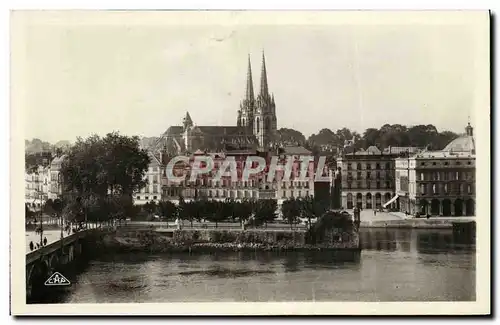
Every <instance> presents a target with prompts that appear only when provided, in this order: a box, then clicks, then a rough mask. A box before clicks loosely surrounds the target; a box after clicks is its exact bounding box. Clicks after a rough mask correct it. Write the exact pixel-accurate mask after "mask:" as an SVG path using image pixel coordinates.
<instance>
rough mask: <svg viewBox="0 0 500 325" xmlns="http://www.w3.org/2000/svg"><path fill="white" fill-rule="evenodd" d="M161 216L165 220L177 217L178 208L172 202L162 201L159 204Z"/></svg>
mask: <svg viewBox="0 0 500 325" xmlns="http://www.w3.org/2000/svg"><path fill="white" fill-rule="evenodd" d="M158 210H159V212H160V215H161V216H162V217H163V218H165V219H172V218H175V217H176V216H177V212H178V211H177V206H176V205H175V204H174V203H173V202H171V201H161V202H160V203H159V204H158Z"/></svg>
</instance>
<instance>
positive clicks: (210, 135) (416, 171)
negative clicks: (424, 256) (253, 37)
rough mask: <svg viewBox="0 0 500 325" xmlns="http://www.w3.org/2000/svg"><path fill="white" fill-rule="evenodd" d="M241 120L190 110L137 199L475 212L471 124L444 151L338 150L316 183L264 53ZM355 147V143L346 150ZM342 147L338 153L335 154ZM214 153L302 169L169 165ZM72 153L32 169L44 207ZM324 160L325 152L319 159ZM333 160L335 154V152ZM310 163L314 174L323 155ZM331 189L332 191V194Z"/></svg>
mask: <svg viewBox="0 0 500 325" xmlns="http://www.w3.org/2000/svg"><path fill="white" fill-rule="evenodd" d="M235 124H236V125H234V126H212V125H210V126H200V125H197V124H196V123H194V122H193V119H192V118H191V116H190V114H189V113H186V115H185V118H184V119H183V121H182V123H181V125H174V126H170V127H169V128H168V129H167V130H166V131H165V132H164V133H163V134H162V135H161V136H160V138H159V140H158V141H157V142H156V143H154V144H153V145H152V146H150V147H148V148H146V149H147V150H148V152H149V155H150V161H151V163H150V165H149V167H148V170H147V173H146V176H145V177H146V179H147V180H148V183H147V185H146V186H145V187H144V188H143V189H141V190H140V191H138V192H137V193H135V194H134V201H135V203H136V204H144V203H146V202H149V201H157V202H158V201H161V200H172V201H176V200H178V199H179V197H181V196H182V197H183V198H184V199H186V200H190V199H195V198H197V197H206V198H210V199H219V200H224V199H226V198H233V199H243V198H254V199H262V198H274V199H277V200H278V202H282V201H283V200H285V199H287V198H301V197H306V196H319V195H320V196H321V197H329V198H330V199H331V201H332V202H335V203H334V205H336V207H339V208H340V207H342V208H346V209H352V208H354V207H360V208H362V209H380V208H388V209H394V210H398V211H401V212H406V213H409V214H412V215H414V214H416V213H423V214H432V215H457V216H461V215H474V214H475V143H474V137H473V129H472V127H471V126H470V124H469V125H468V126H467V127H466V134H465V135H464V136H461V137H459V138H457V139H455V140H453V141H452V142H451V143H450V144H448V145H447V146H446V147H445V148H444V149H443V150H441V151H427V150H424V149H420V148H414V147H389V148H383V150H380V149H379V148H377V147H375V146H371V147H369V148H367V149H366V150H358V151H352V150H350V152H348V151H349V150H344V151H343V152H340V153H339V152H335V155H336V157H335V159H336V164H334V165H333V166H330V167H325V168H324V169H323V170H322V171H321V173H322V175H324V176H328V180H329V181H328V182H322V183H316V182H314V181H313V180H312V178H310V179H309V180H308V181H301V180H299V179H298V173H297V170H301V169H302V165H301V164H302V163H303V162H301V161H300V160H299V158H300V157H301V156H308V155H311V152H310V151H309V150H307V149H305V148H303V147H298V146H286V145H285V146H283V145H282V144H280V146H278V145H277V144H276V143H275V142H274V139H276V132H277V114H276V101H275V98H274V95H273V94H272V93H270V92H269V87H268V79H267V69H266V61H265V57H264V55H262V68H261V76H260V88H259V93H258V94H257V95H256V96H255V94H254V87H253V79H252V68H251V63H250V58H249V60H248V70H247V76H246V89H245V95H244V98H243V99H242V100H241V102H240V105H239V109H238V110H237V120H236V123H235ZM348 148H353V143H352V141H351V143H348V144H347V145H346V148H344V149H348ZM333 154H334V153H333V152H332V153H331V155H333ZM179 155H183V156H188V157H191V159H194V158H195V157H196V156H198V155H210V156H211V157H212V159H213V161H214V163H215V165H216V167H217V165H218V164H220V163H221V162H222V160H224V159H225V158H226V157H228V156H232V157H234V159H235V160H236V161H237V164H238V167H237V170H238V173H239V174H241V171H242V170H243V168H244V167H245V161H246V158H247V157H248V156H256V155H257V156H261V157H263V158H265V159H266V161H267V162H269V158H270V157H271V156H276V155H278V156H279V157H280V159H281V160H282V161H285V160H286V159H289V158H293V159H294V163H293V166H294V168H295V172H294V173H292V175H291V177H290V180H289V181H286V182H283V181H280V180H279V176H278V178H277V179H275V180H273V181H271V182H269V181H268V180H267V177H266V176H267V175H266V172H264V173H261V174H259V175H255V176H254V177H253V178H251V179H249V180H248V181H241V180H238V181H235V182H233V181H231V179H227V178H223V179H221V180H220V181H214V180H213V176H214V175H213V173H212V174H205V175H203V176H201V177H199V178H197V179H196V182H194V183H191V182H187V181H186V182H181V183H177V182H172V181H171V180H169V179H168V177H167V173H166V165H167V163H168V162H169V160H170V159H171V158H172V157H175V156H179ZM65 157H66V156H64V155H63V156H61V157H58V158H55V159H54V160H53V161H52V162H51V163H50V164H48V165H47V166H46V167H39V168H38V170H36V171H35V172H30V173H27V174H26V202H27V203H30V204H32V205H33V206H35V207H37V206H39V205H40V204H41V202H43V200H46V199H49V198H50V199H54V198H56V197H58V196H59V195H61V193H62V192H61V191H62V186H61V180H60V167H61V162H62V161H63V160H64V159H65ZM316 158H317V157H316ZM330 158H331V157H330ZM308 164H309V165H308V166H307V167H306V168H305V170H307V173H308V175H309V176H310V175H314V173H315V172H316V169H317V164H318V159H316V160H315V161H314V162H312V163H308ZM175 172H177V173H182V174H186V175H189V174H190V170H189V164H186V165H180V164H178V165H176V170H175ZM325 193H326V194H325Z"/></svg>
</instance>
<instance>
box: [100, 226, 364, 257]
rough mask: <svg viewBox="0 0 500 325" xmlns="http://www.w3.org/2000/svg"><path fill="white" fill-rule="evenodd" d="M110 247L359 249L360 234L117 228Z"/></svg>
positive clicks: (109, 238)
mask: <svg viewBox="0 0 500 325" xmlns="http://www.w3.org/2000/svg"><path fill="white" fill-rule="evenodd" d="M104 242H105V245H106V246H108V247H109V248H116V249H123V250H146V251H148V250H149V251H155V252H156V251H159V252H169V251H189V252H192V251H205V250H246V249H252V250H253V249H259V250H318V249H343V250H345V249H347V250H349V249H354V250H356V249H359V236H358V234H357V233H356V234H354V235H353V236H348V237H346V236H337V237H336V240H331V238H329V240H328V241H325V242H324V243H321V244H315V245H310V244H308V243H307V232H306V231H305V230H298V229H293V230H292V229H289V230H286V229H280V230H276V229H251V230H249V229H247V230H242V229H241V230H238V229H231V230H223V229H220V230H219V229H182V230H178V229H154V228H149V229H148V228H143V229H132V228H128V229H127V228H123V229H117V230H116V231H115V232H113V233H110V234H108V235H107V236H106V238H105V240H104Z"/></svg>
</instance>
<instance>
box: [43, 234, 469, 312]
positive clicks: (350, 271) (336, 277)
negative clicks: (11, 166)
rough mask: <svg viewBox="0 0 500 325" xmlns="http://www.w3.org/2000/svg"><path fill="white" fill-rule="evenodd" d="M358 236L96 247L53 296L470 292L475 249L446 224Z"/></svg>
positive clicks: (457, 296)
mask: <svg viewBox="0 0 500 325" xmlns="http://www.w3.org/2000/svg"><path fill="white" fill-rule="evenodd" d="M361 242H362V247H363V250H362V252H361V254H360V256H359V257H358V258H357V259H355V260H347V261H346V260H338V259H334V258H332V257H331V255H328V253H321V254H322V255H318V253H316V254H308V253H293V254H292V253H288V254H284V255H277V254H276V253H263V252H260V253H237V252H235V253H224V254H217V255H189V254H183V255H167V254H164V255H162V254H155V255H152V254H147V253H144V254H134V255H125V254H109V255H101V256H100V257H99V258H97V259H94V260H93V261H91V262H90V263H89V264H88V265H87V267H86V268H85V269H84V270H82V271H80V272H79V274H75V275H74V276H71V280H72V285H71V287H66V289H65V290H66V292H64V293H62V294H58V297H57V299H56V301H52V302H62V303H128V302H218V301H238V302H241V301H254V302H267V301H471V300H475V299H476V296H475V288H476V286H475V282H476V271H475V269H476V262H475V259H476V256H475V250H474V248H473V247H471V246H470V245H464V244H459V243H457V241H456V239H455V238H454V237H453V235H452V232H451V230H417V229H414V230H410V229H406V230H405V229H399V230H396V229H362V230H361ZM53 299H54V298H51V300H53Z"/></svg>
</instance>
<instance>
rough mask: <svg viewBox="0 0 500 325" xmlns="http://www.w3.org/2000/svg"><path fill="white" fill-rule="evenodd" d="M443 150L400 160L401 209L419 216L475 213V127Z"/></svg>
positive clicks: (470, 128)
mask: <svg viewBox="0 0 500 325" xmlns="http://www.w3.org/2000/svg"><path fill="white" fill-rule="evenodd" d="M465 129H466V134H465V135H463V136H461V137H459V138H457V139H455V140H453V141H451V142H450V143H449V144H448V145H447V146H446V147H445V148H444V149H443V150H441V151H423V152H420V153H418V154H416V155H413V156H411V157H407V158H400V159H396V162H395V166H396V170H395V172H396V194H397V195H398V200H399V210H400V211H401V212H408V213H409V214H412V215H415V214H417V213H420V214H425V215H426V214H430V215H434V216H437V215H440V216H474V215H475V202H476V200H475V195H476V182H475V174H476V168H475V160H476V158H475V157H476V153H475V150H476V149H475V140H474V136H473V128H472V126H471V125H470V123H469V124H468V125H467V127H466V128H465Z"/></svg>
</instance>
